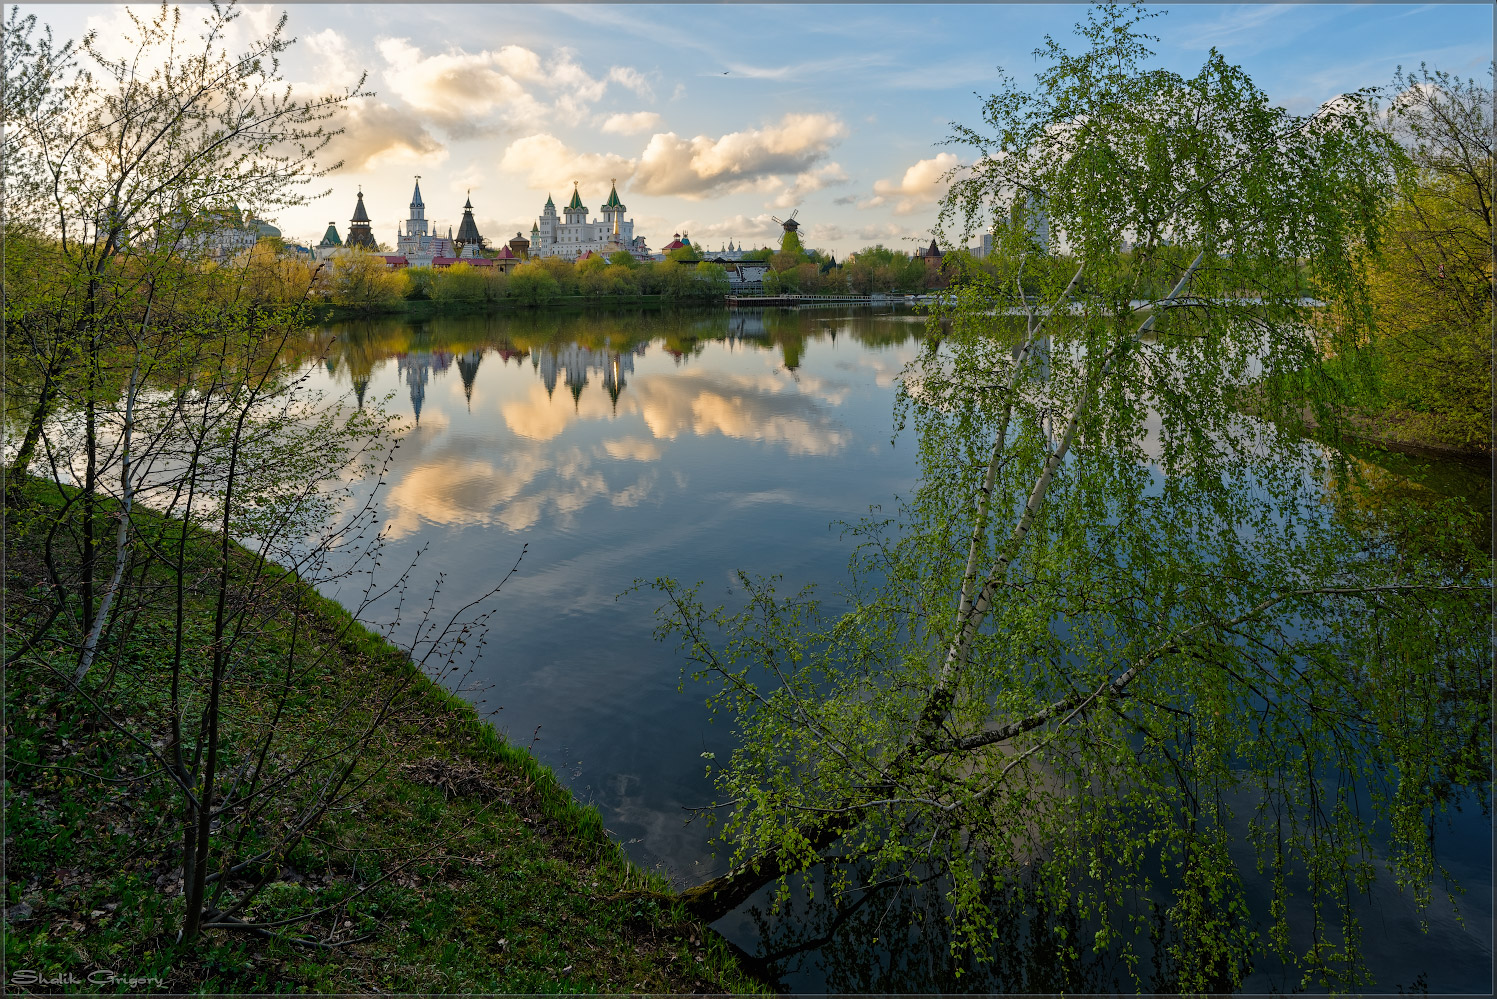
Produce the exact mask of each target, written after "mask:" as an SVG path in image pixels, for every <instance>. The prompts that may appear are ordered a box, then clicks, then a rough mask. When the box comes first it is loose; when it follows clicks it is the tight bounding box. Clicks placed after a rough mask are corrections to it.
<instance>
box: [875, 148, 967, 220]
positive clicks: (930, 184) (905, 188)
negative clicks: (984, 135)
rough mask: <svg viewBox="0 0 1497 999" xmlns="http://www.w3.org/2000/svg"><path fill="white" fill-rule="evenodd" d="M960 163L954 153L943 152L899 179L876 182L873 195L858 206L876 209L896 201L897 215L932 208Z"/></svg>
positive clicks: (916, 165)
mask: <svg viewBox="0 0 1497 999" xmlns="http://www.w3.org/2000/svg"><path fill="white" fill-rule="evenodd" d="M960 165H961V161H960V160H959V159H957V157H956V154H955V153H941V154H939V155H937V156H934V157H932V158H931V159H928V160H919V161H918V162H916V163H915V164H914V165H913V166H911V167H910V168H909V169H908V170H906V171H905V172H904V176H903V177H901V178H900V179H899V180H898V181H897V182H896V181H892V180H877V181H874V184H873V197H872V198H869V199H868V200H867V201H864V202H861V203H860V204H859V206H858V207H860V208H877V207H880V206H882V205H886V204H889V203H890V202H893V204H894V214H895V215H910V214H912V213H914V212H916V211H919V210H921V209H924V208H929V207H930V206H932V205H934V204H935V203H936V202H938V201H940V200H941V199H942V198H943V197H945V196H946V191H947V189H948V188H950V186H951V181H950V179H949V178H948V177H947V176H946V175H947V173H949V172H950V171H951V170H952V169H954V168H956V167H957V166H960Z"/></svg>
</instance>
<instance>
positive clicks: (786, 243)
mask: <svg viewBox="0 0 1497 999" xmlns="http://www.w3.org/2000/svg"><path fill="white" fill-rule="evenodd" d="M799 214H800V209H799V208H797V209H796V210H795V211H793V212H791V213H790V217H789V218H784V219H782V218H780V217H779V216H778V215H771V216H770V218H772V219H774V220H775V221H776V222H778V223H779V224H780V226H781V227H782V228H783V229H784V230H785V235H783V236H781V237H780V252H781V253H800V252H802V251H801V245H800V236H799V235H798V234H797V233H796V230H797V229H799V228H800V223H799V222H797V221H795V217H796V216H797V215H799Z"/></svg>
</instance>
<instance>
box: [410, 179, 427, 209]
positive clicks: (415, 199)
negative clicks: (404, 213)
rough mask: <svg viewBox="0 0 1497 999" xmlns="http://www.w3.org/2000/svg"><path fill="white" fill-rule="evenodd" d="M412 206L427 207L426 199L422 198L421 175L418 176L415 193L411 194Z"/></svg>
mask: <svg viewBox="0 0 1497 999" xmlns="http://www.w3.org/2000/svg"><path fill="white" fill-rule="evenodd" d="M411 207H412V208H425V207H426V202H424V201H422V200H421V177H420V176H419V175H418V176H417V177H416V190H415V193H413V194H412V195H411Z"/></svg>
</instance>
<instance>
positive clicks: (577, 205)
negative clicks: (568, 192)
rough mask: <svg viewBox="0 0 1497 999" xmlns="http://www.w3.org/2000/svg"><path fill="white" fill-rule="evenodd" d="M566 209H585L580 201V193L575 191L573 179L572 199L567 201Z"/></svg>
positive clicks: (583, 210) (578, 210)
mask: <svg viewBox="0 0 1497 999" xmlns="http://www.w3.org/2000/svg"><path fill="white" fill-rule="evenodd" d="M567 211H569V212H585V211H587V206H585V205H584V204H583V203H582V195H581V194H579V193H578V191H577V182H576V181H575V180H574V181H572V200H571V201H569V202H567Z"/></svg>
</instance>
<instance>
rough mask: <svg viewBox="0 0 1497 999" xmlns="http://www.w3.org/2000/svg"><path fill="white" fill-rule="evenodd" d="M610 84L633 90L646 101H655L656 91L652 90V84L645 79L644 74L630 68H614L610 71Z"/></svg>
mask: <svg viewBox="0 0 1497 999" xmlns="http://www.w3.org/2000/svg"><path fill="white" fill-rule="evenodd" d="M608 82H609V83H617V84H618V85H619V86H621V87H624V88H625V89H627V90H632V91H634V92H635V93H636V94H638V95H639V96H641V97H643V98H645V99H646V100H654V98H655V91H654V90H652V89H651V88H650V82H649V81H648V80H646V79H645V77H644V74H643V73H641V72H639V71H638V70H636V69H631V68H630V67H628V66H614V67H612V68H610V69H609V70H608Z"/></svg>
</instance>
